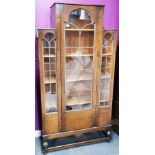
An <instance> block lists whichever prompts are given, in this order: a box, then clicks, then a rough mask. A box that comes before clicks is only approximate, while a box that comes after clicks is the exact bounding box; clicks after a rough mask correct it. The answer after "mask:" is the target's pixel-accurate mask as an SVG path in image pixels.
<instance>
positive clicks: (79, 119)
mask: <svg viewBox="0 0 155 155" xmlns="http://www.w3.org/2000/svg"><path fill="white" fill-rule="evenodd" d="M102 15H103V8H102V7H94V6H80V5H69V6H68V5H64V7H63V13H62V16H61V62H62V65H61V77H62V79H61V81H62V129H63V130H64V131H69V130H77V129H83V128H90V127H93V126H95V111H96V85H97V69H96V67H97V56H98V52H100V50H101V42H102V41H101V40H102V33H101V32H102V30H101V28H102ZM100 17H101V18H100Z"/></svg>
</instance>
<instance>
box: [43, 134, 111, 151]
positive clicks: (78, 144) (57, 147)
mask: <svg viewBox="0 0 155 155" xmlns="http://www.w3.org/2000/svg"><path fill="white" fill-rule="evenodd" d="M108 139H109V138H108V137H105V138H98V139H93V140H87V141H81V142H76V143H71V144H65V145H60V146H55V147H49V148H47V149H46V150H45V152H48V151H55V150H61V149H67V148H71V147H77V146H81V145H86V144H93V143H97V142H103V141H106V140H108Z"/></svg>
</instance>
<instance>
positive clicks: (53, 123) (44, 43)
mask: <svg viewBox="0 0 155 155" xmlns="http://www.w3.org/2000/svg"><path fill="white" fill-rule="evenodd" d="M38 33H39V37H38V45H39V64H40V84H41V105H42V124H43V127H42V128H43V129H42V130H43V133H44V134H48V133H53V132H57V131H58V130H59V126H61V125H60V123H59V118H60V119H61V112H60V113H59V107H60V105H59V104H58V100H59V96H58V87H57V85H58V82H59V81H58V80H57V79H58V76H59V75H58V74H57V66H58V61H57V53H56V38H55V30H51V29H50V30H38Z"/></svg>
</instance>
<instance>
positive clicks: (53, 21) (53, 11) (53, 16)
mask: <svg viewBox="0 0 155 155" xmlns="http://www.w3.org/2000/svg"><path fill="white" fill-rule="evenodd" d="M50 9H51V10H50V20H51V28H53V29H56V6H55V5H53V6H52V7H51V8H50Z"/></svg>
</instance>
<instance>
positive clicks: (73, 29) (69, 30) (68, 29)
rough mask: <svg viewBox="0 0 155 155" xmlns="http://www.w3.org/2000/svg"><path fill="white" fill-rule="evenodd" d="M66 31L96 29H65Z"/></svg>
mask: <svg viewBox="0 0 155 155" xmlns="http://www.w3.org/2000/svg"><path fill="white" fill-rule="evenodd" d="M65 31H86V32H87V31H92V32H93V31H94V29H65Z"/></svg>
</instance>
